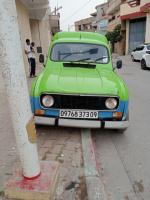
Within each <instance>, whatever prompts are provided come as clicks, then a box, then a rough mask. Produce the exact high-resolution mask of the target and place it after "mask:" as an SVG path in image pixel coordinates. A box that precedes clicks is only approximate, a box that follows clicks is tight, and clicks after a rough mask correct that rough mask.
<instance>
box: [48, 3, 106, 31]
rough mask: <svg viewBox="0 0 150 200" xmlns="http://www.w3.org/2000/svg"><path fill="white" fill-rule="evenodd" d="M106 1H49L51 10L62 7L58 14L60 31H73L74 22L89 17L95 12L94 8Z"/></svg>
mask: <svg viewBox="0 0 150 200" xmlns="http://www.w3.org/2000/svg"><path fill="white" fill-rule="evenodd" d="M106 1H107V0H73V1H72V0H49V2H50V6H51V10H52V11H53V10H54V8H55V6H56V7H57V6H58V7H59V6H62V9H61V10H60V11H59V12H60V26H61V30H63V31H67V30H68V29H69V30H74V22H75V21H78V20H80V19H83V18H87V17H90V14H91V13H93V12H95V11H96V10H95V7H96V5H98V4H101V3H104V2H106Z"/></svg>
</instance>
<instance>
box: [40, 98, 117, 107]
mask: <svg viewBox="0 0 150 200" xmlns="http://www.w3.org/2000/svg"><path fill="white" fill-rule="evenodd" d="M45 95H46V94H42V95H41V97H40V102H41V105H42V101H41V100H42V98H43V97H44V96H45ZM50 95H51V96H53V98H54V102H55V103H54V105H53V106H52V107H51V108H53V109H86V110H109V109H108V108H106V106H105V101H106V99H107V98H108V97H110V96H105V97H104V96H78V95H61V94H50ZM114 98H116V99H117V102H118V104H117V107H118V105H119V98H118V97H114ZM117 107H116V108H115V109H117Z"/></svg>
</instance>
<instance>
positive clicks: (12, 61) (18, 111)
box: [0, 0, 40, 180]
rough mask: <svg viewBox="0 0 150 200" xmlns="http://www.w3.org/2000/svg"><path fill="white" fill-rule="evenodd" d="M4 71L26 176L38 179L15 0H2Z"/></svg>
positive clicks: (0, 31) (0, 36)
mask: <svg viewBox="0 0 150 200" xmlns="http://www.w3.org/2000/svg"><path fill="white" fill-rule="evenodd" d="M0 73H1V75H2V77H3V82H4V85H5V91H6V93H5V95H6V97H7V99H8V104H9V105H8V107H9V111H10V114H11V119H12V122H13V128H14V132H15V138H16V142H17V147H18V151H19V155H20V160H21V166H22V169H23V170H22V171H23V176H24V177H25V178H26V179H29V180H30V179H34V178H36V177H38V176H39V175H40V164H39V160H38V153H37V145H36V135H35V134H36V132H35V127H34V123H33V117H32V113H31V108H30V101H29V94H28V88H27V81H26V75H25V69H24V62H23V56H22V48H21V42H20V35H19V28H18V21H17V11H16V5H15V0H0ZM6 106H7V105H6Z"/></svg>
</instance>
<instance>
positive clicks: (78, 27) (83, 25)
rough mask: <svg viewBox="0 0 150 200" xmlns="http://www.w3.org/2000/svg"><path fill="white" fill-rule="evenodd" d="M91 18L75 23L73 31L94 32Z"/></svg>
mask: <svg viewBox="0 0 150 200" xmlns="http://www.w3.org/2000/svg"><path fill="white" fill-rule="evenodd" d="M93 20H94V18H93V17H89V18H85V19H82V20H79V21H76V22H75V31H86V32H95V27H94V26H93Z"/></svg>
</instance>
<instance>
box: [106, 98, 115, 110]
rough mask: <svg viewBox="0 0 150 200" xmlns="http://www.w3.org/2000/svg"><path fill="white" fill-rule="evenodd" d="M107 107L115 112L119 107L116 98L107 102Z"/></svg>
mask: <svg viewBox="0 0 150 200" xmlns="http://www.w3.org/2000/svg"><path fill="white" fill-rule="evenodd" d="M105 106H106V107H107V108H108V109H110V110H113V109H115V108H116V106H117V100H116V99H115V98H112V97H110V98H108V99H107V100H106V101H105Z"/></svg>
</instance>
